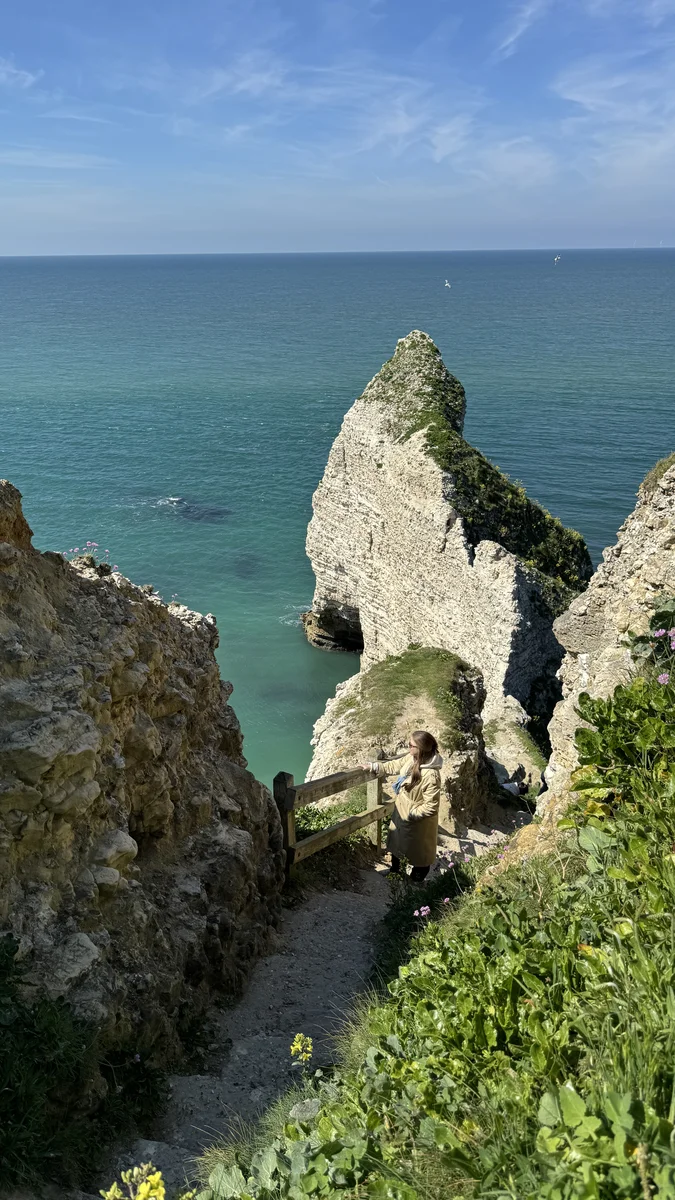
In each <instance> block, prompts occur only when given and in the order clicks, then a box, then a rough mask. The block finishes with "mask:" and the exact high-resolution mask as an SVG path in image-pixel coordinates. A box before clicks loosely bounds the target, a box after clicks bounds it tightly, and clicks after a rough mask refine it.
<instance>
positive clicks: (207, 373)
mask: <svg viewBox="0 0 675 1200" xmlns="http://www.w3.org/2000/svg"><path fill="white" fill-rule="evenodd" d="M446 277H447V278H448V279H449V280H450V282H451V284H452V288H451V289H448V288H445V287H444V280H445V278H446ZM413 328H419V329H424V330H426V331H427V332H428V333H429V334H431V336H432V337H433V338H434V339H435V340H436V342H437V343H438V345H439V346H440V348H441V351H442V353H443V356H444V358H445V361H446V363H447V365H448V367H449V368H450V370H451V371H453V372H454V373H455V374H456V375H458V376H459V378H460V379H461V380H462V382H463V384H464V386H465V388H466V391H467V396H468V415H467V422H466V435H467V437H468V438H469V440H470V441H472V442H473V443H475V444H476V445H477V446H479V447H480V449H481V450H483V451H484V453H486V454H487V455H488V456H489V457H490V458H492V459H493V461H495V462H496V463H498V464H499V466H500V467H502V468H503V469H504V470H505V471H508V472H509V473H510V474H511V475H512V476H513V477H516V478H519V479H521V480H522V481H523V482H524V483H525V485H526V486H527V488H528V490H529V492H530V494H531V495H532V496H533V497H536V498H537V499H538V500H540V501H541V502H542V503H543V504H545V505H546V506H547V507H548V508H549V509H550V510H551V511H552V512H553V513H555V514H557V515H558V516H560V517H561V518H562V519H563V521H565V522H566V523H568V524H571V525H573V526H575V527H576V528H578V529H580V530H581V531H582V533H583V534H584V535H585V537H586V538H587V540H588V542H589V545H590V548H591V552H592V554H593V557H594V560H595V561H597V559H598V557H599V555H600V553H601V551H602V548H603V547H604V546H606V545H608V544H610V543H611V542H613V541H614V538H615V534H616V530H617V528H618V526H619V525H620V524H621V522H622V521H623V520H624V518H625V517H626V516H627V514H628V513H629V512H630V510H631V509H632V508H633V505H634V496H635V491H636V488H637V487H638V484H639V483H640V481H641V479H642V478H643V476H644V475H645V473H646V471H647V470H648V469H649V467H650V466H652V464H653V463H654V462H655V461H656V459H658V458H660V457H662V456H663V455H665V454H667V453H670V452H671V451H672V450H673V448H674V441H675V439H674V438H673V436H672V427H673V415H674V413H675V404H674V398H675V397H674V393H675V384H674V382H673V381H674V380H675V336H674V331H675V251H671V250H661V251H638V250H634V251H599V252H590V251H578V252H570V251H567V252H565V253H563V255H562V259H561V261H560V262H559V263H558V265H557V266H555V267H554V264H553V251H551V252H531V253H496V252H495V253H491V252H490V253H488V252H486V253H438V254H374V255H367V254H358V255H348V254H340V255H297V256H296V255H288V256H217V257H216V256H214V257H157V258H80V259H3V260H0V339H1V340H0V345H1V354H2V359H1V361H2V371H1V374H0V476H4V477H7V478H9V479H11V480H12V482H13V483H15V484H16V485H17V486H18V487H19V488H20V489H21V491H22V492H23V494H24V506H25V511H26V514H27V516H28V519H29V521H30V523H31V525H32V526H33V529H34V531H35V542H36V545H38V546H40V547H41V548H43V549H47V548H51V549H55V550H69V549H70V548H71V547H74V546H81V545H82V543H83V542H84V541H86V540H87V539H90V540H92V541H96V542H98V543H99V544H100V546H101V547H102V548H109V549H110V551H111V561H113V562H115V563H117V564H119V566H120V569H121V570H122V571H124V573H125V574H127V575H129V576H130V577H131V578H132V579H134V580H135V581H136V582H138V583H144V582H151V583H153V584H154V585H155V587H156V588H157V590H158V591H159V592H160V593H161V594H162V595H163V596H164V597H165V599H167V600H168V599H170V598H171V597H172V596H174V595H175V596H177V598H178V599H180V601H182V602H183V603H185V604H188V605H190V606H191V607H192V608H196V609H199V610H200V611H202V612H213V613H215V614H216V616H217V618H218V624H219V627H220V635H221V648H220V651H219V658H220V663H221V669H222V672H223V675H224V676H225V677H226V678H228V679H231V680H232V682H233V683H234V685H235V694H234V698H233V703H234V705H235V707H236V710H237V713H238V715H239V718H240V720H241V723H242V726H243V729H244V733H245V752H246V754H247V757H248V759H249V763H250V766H251V768H252V770H254V771H255V772H256V774H257V775H258V776H259V777H260V778H262V779H264V780H265V781H266V782H270V781H271V778H272V776H273V775H274V774H275V773H276V772H277V771H278V770H287V771H291V772H293V773H294V774H295V775H296V777H298V778H300V777H302V776H303V774H304V771H305V769H306V767H307V764H308V762H309V758H310V747H309V738H310V736H311V727H312V723H313V721H314V720H315V719H316V717H318V716H319V714H320V712H321V711H322V709H323V706H324V703H325V700H326V697H327V696H328V695H329V694H331V693H332V692H333V690H334V688H335V685H336V683H337V682H338V681H339V680H341V679H343V678H345V677H346V676H347V675H349V674H351V673H352V672H353V671H355V670H356V669H357V666H358V664H357V660H356V658H355V657H353V656H342V655H328V654H323V653H322V652H321V651H317V650H313V649H311V648H310V647H309V646H308V645H307V644H306V642H305V641H304V638H303V635H302V632H301V630H300V628H299V626H298V621H297V616H298V612H299V610H300V609H302V608H303V607H305V606H307V605H308V604H309V602H310V600H311V596H312V588H313V577H312V573H311V570H310V567H309V564H308V562H307V560H306V558H305V554H304V538H305V529H306V526H307V522H308V520H309V517H310V512H311V495H312V491H313V490H314V488H315V486H316V484H317V482H318V480H319V478H320V477H321V474H322V471H323V467H324V464H325V461H326V456H327V454H328V450H329V448H330V445H331V442H332V440H333V438H334V437H335V435H336V433H337V431H338V429H339V427H340V422H341V420H342V417H343V415H344V413H345V412H346V410H347V408H348V407H349V405H350V404H351V402H352V400H353V399H354V397H355V396H356V395H358V394H359V393H360V392H361V391H362V390H363V387H364V385H365V384H366V383H367V381H368V380H369V379H370V378H371V376H372V375H373V374H374V373H375V372H376V371H377V370H378V369H379V368H380V366H381V365H382V363H383V362H384V360H385V359H386V358H388V357H389V356H390V355H391V353H392V352H393V349H394V345H395V342H396V339H397V338H399V337H401V336H402V335H404V334H406V333H408V332H409V331H410V330H411V329H413ZM168 497H181V498H183V500H184V501H185V503H183V504H181V505H172V504H168V503H166V500H167V498H168Z"/></svg>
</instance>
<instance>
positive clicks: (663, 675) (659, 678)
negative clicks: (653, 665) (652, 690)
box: [656, 671, 670, 683]
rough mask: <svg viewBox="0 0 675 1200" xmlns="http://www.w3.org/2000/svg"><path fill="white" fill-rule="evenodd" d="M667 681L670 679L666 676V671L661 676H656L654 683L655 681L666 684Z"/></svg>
mask: <svg viewBox="0 0 675 1200" xmlns="http://www.w3.org/2000/svg"><path fill="white" fill-rule="evenodd" d="M669 679H670V675H669V674H668V672H667V671H664V672H663V674H662V675H658V676H657V680H656V681H657V683H668V680H669Z"/></svg>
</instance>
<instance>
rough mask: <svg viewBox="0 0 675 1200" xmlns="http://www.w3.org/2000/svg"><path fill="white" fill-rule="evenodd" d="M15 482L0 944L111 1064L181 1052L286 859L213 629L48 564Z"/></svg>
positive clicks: (250, 945) (2, 672)
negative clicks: (247, 751)
mask: <svg viewBox="0 0 675 1200" xmlns="http://www.w3.org/2000/svg"><path fill="white" fill-rule="evenodd" d="M20 499H21V497H20V494H19V492H18V491H17V490H16V488H14V487H12V485H11V484H9V483H7V482H4V481H3V482H0V930H1V931H3V932H4V933H5V934H10V935H12V936H13V938H14V939H15V941H16V943H17V946H18V958H19V960H20V961H21V963H22V977H23V980H24V983H25V985H26V986H27V987H29V986H30V985H33V986H34V988H35V989H41V988H46V989H47V990H48V991H49V992H50V993H51V994H52V995H53V996H64V997H66V998H67V999H68V1001H69V1002H70V1003H71V1004H72V1005H73V1007H74V1008H75V1010H76V1011H77V1012H78V1013H80V1014H81V1015H83V1016H85V1017H86V1018H88V1019H91V1020H93V1021H95V1022H96V1024H97V1025H98V1026H99V1027H101V1029H102V1030H103V1033H104V1038H105V1040H106V1041H107V1042H108V1043H109V1044H116V1045H118V1046H130V1045H133V1046H134V1047H136V1048H140V1047H142V1046H146V1047H147V1046H148V1045H152V1044H153V1043H155V1042H156V1041H157V1039H158V1038H159V1039H161V1044H162V1047H163V1050H164V1051H165V1052H166V1053H168V1054H170V1053H171V1052H172V1051H173V1050H175V1049H177V1047H178V1037H177V1031H178V1029H179V1026H180V1023H181V1014H182V1013H183V1012H185V1014H186V1015H187V1016H189V1017H193V1016H194V1014H195V1012H198V1011H199V1008H200V1007H201V1006H203V1004H204V1002H205V1001H206V1000H207V999H208V996H209V993H210V989H211V988H222V989H226V990H230V991H231V990H235V989H237V988H238V987H239V986H240V985H241V983H242V982H243V980H244V978H245V976H246V972H247V969H248V966H249V964H250V962H251V960H252V959H254V958H255V956H256V955H258V954H260V953H261V952H262V951H263V949H264V948H265V946H266V943H267V939H268V931H269V929H270V926H271V925H273V924H274V923H275V921H276V919H277V915H278V892H279V888H280V883H281V874H282V869H283V852H282V850H281V838H280V831H279V822H278V815H277V811H276V808H275V806H274V804H273V803H272V800H271V797H270V794H269V792H268V791H267V789H266V788H264V787H263V785H262V784H260V783H258V781H257V780H256V779H254V777H253V776H252V775H251V774H250V772H248V771H247V770H246V762H245V760H244V759H243V757H242V738H241V732H240V729H239V724H238V722H237V719H236V716H235V714H234V712H233V711H232V709H231V708H230V706H229V704H228V699H229V696H230V693H231V691H232V687H231V685H230V684H227V683H222V682H221V680H220V677H219V672H218V667H217V664H216V661H215V657H214V650H215V648H216V646H217V644H218V634H217V630H216V624H215V620H214V618H213V617H211V616H206V617H203V616H200V614H199V613H195V612H191V611H190V610H189V609H187V608H184V607H182V606H178V605H170V606H167V605H166V604H165V603H164V602H163V601H162V600H161V599H160V598H159V597H157V596H155V595H153V594H152V588H151V587H148V586H146V587H135V586H134V585H133V584H132V583H130V582H129V580H128V579H125V578H124V577H123V576H121V575H119V574H114V575H113V574H111V573H110V568H108V567H104V566H101V567H97V566H96V563H95V562H94V560H93V559H92V558H89V557H87V558H83V559H80V560H79V561H78V562H76V563H74V564H69V563H66V562H65V561H64V559H63V558H62V557H61V556H60V555H58V554H53V553H49V552H47V553H44V554H41V553H39V552H38V551H37V550H35V549H34V548H33V547H32V545H31V531H30V529H29V528H28V525H27V523H26V521H25V519H24V517H23V513H22V511H21V504H20Z"/></svg>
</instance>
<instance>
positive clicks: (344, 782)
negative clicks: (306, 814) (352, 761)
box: [274, 768, 394, 875]
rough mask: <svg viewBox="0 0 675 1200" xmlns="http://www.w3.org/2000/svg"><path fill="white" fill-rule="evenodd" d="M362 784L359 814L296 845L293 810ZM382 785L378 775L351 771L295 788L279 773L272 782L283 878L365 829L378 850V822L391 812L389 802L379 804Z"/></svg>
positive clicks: (298, 785)
mask: <svg viewBox="0 0 675 1200" xmlns="http://www.w3.org/2000/svg"><path fill="white" fill-rule="evenodd" d="M362 783H365V784H366V785H367V786H366V808H364V809H363V811H362V812H359V813H354V814H353V815H352V816H351V817H343V819H342V820H341V821H336V822H335V824H334V825H329V826H328V828H327V829H320V830H319V832H318V833H312V834H310V836H309V837H305V838H302V839H301V840H300V841H299V842H298V841H296V839H295V812H296V809H298V808H304V807H305V805H306V804H312V803H313V802H314V801H315V800H325V799H326V797H327V796H337V795H338V793H339V792H344V791H345V790H346V789H347V788H353V787H359V785H360V784H362ZM382 783H383V778H382V776H381V775H377V776H373V774H372V771H362V770H360V769H359V768H357V769H356V770H353V771H339V772H338V773H337V774H336V775H325V776H324V777H323V779H311V780H310V781H309V783H298V784H296V783H295V782H294V779H293V776H292V775H287V774H286V772H285V771H280V772H279V774H278V775H276V776H275V778H274V799H275V800H276V802H277V807H278V809H279V815H280V817H281V826H282V829H283V833H284V850H285V851H286V874H287V875H288V874H289V873H290V872H291V869H292V868H293V867H294V866H295V864H296V863H299V862H302V860H303V858H309V856H310V854H316V852H317V851H318V850H325V848H326V846H332V845H333V843H334V842H339V841H340V840H341V839H342V838H344V837H347V836H348V835H349V834H350V833H354V831H355V830H356V829H363V827H364V826H365V825H374V826H375V828H374V829H372V830H371V833H370V839H371V841H372V843H373V845H374V846H377V848H378V850H381V849H382V821H383V819H384V818H385V817H388V816H389V815H390V814H391V812H392V810H393V808H394V801H393V800H385V801H384V802H383V801H382Z"/></svg>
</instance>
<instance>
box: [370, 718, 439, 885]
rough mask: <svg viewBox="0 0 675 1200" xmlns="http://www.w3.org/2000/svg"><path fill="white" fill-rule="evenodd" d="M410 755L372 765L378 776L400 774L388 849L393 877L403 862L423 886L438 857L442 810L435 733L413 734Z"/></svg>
mask: <svg viewBox="0 0 675 1200" xmlns="http://www.w3.org/2000/svg"><path fill="white" fill-rule="evenodd" d="M408 750H409V753H408V754H403V755H401V757H400V758H392V759H390V760H389V761H388V762H372V763H368V767H369V768H370V770H371V771H373V772H374V773H375V774H376V775H396V776H397V778H396V781H395V783H394V785H393V787H394V792H395V794H396V808H395V809H394V812H393V815H392V818H391V824H390V826H389V836H388V838H387V850H389V851H390V853H391V871H392V874H398V872H399V871H400V870H401V859H402V858H407V860H408V862H409V863H411V864H412V875H411V878H412V879H413V880H414V881H415V882H416V883H421V882H422V880H423V879H425V878H426V876H427V875H428V873H429V869H430V867H431V865H432V863H433V862H434V861H435V858H436V844H437V841H438V807H439V804H440V800H441V767H442V766H443V759H442V758H441V756H440V754H439V753H438V743H437V741H436V738H435V737H433V736H432V734H430V733H427V732H426V731H425V730H423V729H418V730H416V731H415V733H412V734H411V735H410V742H409V745H408Z"/></svg>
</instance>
